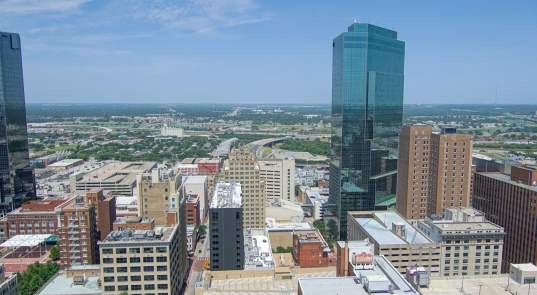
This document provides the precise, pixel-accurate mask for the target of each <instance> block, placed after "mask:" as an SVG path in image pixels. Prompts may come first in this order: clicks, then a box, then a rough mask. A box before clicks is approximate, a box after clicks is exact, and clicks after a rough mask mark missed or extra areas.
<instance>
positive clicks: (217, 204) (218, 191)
mask: <svg viewBox="0 0 537 295" xmlns="http://www.w3.org/2000/svg"><path fill="white" fill-rule="evenodd" d="M241 206H242V191H241V184H240V183H238V182H219V183H217V184H216V186H215V189H214V196H213V199H212V201H211V208H240V207H241Z"/></svg>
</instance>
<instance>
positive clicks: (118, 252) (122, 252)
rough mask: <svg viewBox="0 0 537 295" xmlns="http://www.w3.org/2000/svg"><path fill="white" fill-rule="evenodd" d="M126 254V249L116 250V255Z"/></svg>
mask: <svg viewBox="0 0 537 295" xmlns="http://www.w3.org/2000/svg"><path fill="white" fill-rule="evenodd" d="M125 253H127V249H125V248H117V249H116V254H125Z"/></svg>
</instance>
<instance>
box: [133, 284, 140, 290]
mask: <svg viewBox="0 0 537 295" xmlns="http://www.w3.org/2000/svg"><path fill="white" fill-rule="evenodd" d="M131 290H142V285H131Z"/></svg>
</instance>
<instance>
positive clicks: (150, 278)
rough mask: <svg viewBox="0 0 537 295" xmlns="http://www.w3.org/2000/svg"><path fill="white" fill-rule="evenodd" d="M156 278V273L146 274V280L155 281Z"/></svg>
mask: <svg viewBox="0 0 537 295" xmlns="http://www.w3.org/2000/svg"><path fill="white" fill-rule="evenodd" d="M154 280H155V276H154V275H145V276H144V281H154Z"/></svg>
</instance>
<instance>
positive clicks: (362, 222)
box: [348, 211, 440, 276]
mask: <svg viewBox="0 0 537 295" xmlns="http://www.w3.org/2000/svg"><path fill="white" fill-rule="evenodd" d="M348 214H349V216H348V218H349V222H348V227H349V228H348V237H349V241H356V240H362V241H363V240H365V239H368V240H369V241H370V242H371V243H372V244H373V245H374V249H375V255H383V256H385V257H386V258H387V259H388V260H389V261H390V262H391V263H392V264H393V266H394V267H395V268H396V269H397V270H398V271H399V272H400V273H405V272H406V271H407V268H409V267H411V266H415V265H418V266H421V267H425V268H426V269H427V270H428V271H429V272H430V273H431V275H435V276H438V275H439V274H440V246H439V245H438V244H437V243H435V242H434V241H432V240H431V239H429V238H428V237H426V236H425V235H424V234H422V233H421V232H420V231H418V229H416V227H414V226H413V225H412V224H410V223H408V222H407V221H406V220H405V219H404V218H403V217H402V216H400V215H399V214H397V212H395V211H374V212H371V211H356V212H349V213H348Z"/></svg>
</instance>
